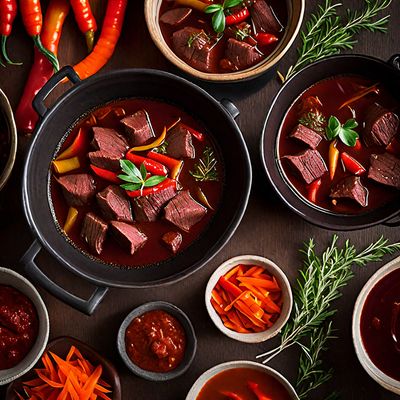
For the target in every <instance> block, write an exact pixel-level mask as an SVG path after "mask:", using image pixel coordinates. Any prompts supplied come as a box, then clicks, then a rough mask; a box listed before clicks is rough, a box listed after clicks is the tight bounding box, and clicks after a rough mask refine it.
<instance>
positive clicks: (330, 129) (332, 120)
mask: <svg viewBox="0 0 400 400" xmlns="http://www.w3.org/2000/svg"><path fill="white" fill-rule="evenodd" d="M341 126H342V125H341V124H340V121H339V120H338V119H337V118H336V117H334V116H330V117H329V120H328V126H327V127H326V137H327V138H328V140H333V139H334V138H335V137H336V136H338V135H339V132H340V128H341Z"/></svg>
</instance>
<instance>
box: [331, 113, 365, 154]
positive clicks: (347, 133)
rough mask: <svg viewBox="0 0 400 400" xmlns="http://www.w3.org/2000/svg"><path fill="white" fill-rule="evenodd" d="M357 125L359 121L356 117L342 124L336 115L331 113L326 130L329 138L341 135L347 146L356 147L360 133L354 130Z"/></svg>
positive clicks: (340, 137)
mask: <svg viewBox="0 0 400 400" xmlns="http://www.w3.org/2000/svg"><path fill="white" fill-rule="evenodd" d="M357 126H358V123H357V121H356V120H355V119H349V120H347V121H346V122H345V123H344V124H343V125H342V124H341V123H340V121H339V120H338V119H337V118H336V117H335V116H333V115H331V116H330V117H329V120H328V125H327V127H326V130H325V132H326V137H327V138H328V140H333V139H335V138H336V137H339V139H340V140H341V141H342V142H343V143H344V144H345V145H346V146H349V147H354V146H355V145H356V141H357V139H358V133H357V132H356V131H355V130H354V128H357Z"/></svg>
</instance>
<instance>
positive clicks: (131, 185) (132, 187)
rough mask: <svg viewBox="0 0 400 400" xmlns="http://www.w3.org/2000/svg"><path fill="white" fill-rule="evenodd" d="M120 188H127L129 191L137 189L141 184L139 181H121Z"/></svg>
mask: <svg viewBox="0 0 400 400" xmlns="http://www.w3.org/2000/svg"><path fill="white" fill-rule="evenodd" d="M120 186H121V187H122V189H125V190H129V191H130V192H133V191H134V190H139V189H140V188H141V187H142V185H141V184H140V183H136V184H134V183H123V184H122V185H120Z"/></svg>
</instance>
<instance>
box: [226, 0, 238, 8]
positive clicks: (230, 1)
mask: <svg viewBox="0 0 400 400" xmlns="http://www.w3.org/2000/svg"><path fill="white" fill-rule="evenodd" d="M240 4H243V0H225V1H224V5H223V7H224V9H227V8H232V7H236V6H238V5H240Z"/></svg>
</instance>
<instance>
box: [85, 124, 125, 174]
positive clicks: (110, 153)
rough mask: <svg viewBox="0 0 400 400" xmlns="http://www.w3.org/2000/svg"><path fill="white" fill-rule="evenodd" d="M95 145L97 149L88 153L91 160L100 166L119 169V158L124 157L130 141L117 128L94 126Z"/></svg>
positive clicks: (113, 169) (114, 169)
mask: <svg viewBox="0 0 400 400" xmlns="http://www.w3.org/2000/svg"><path fill="white" fill-rule="evenodd" d="M93 133H94V136H93V142H92V144H93V146H94V147H95V148H96V149H97V151H92V152H90V153H89V154H88V156H89V159H90V162H91V163H92V164H93V165H95V166H96V167H99V168H104V169H108V170H111V171H118V170H119V169H120V165H119V160H120V159H121V158H123V157H124V155H125V152H126V150H127V148H128V143H127V141H126V140H125V138H124V137H123V136H121V135H120V134H119V133H118V132H117V131H116V130H114V129H109V128H100V127H94V128H93Z"/></svg>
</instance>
